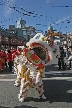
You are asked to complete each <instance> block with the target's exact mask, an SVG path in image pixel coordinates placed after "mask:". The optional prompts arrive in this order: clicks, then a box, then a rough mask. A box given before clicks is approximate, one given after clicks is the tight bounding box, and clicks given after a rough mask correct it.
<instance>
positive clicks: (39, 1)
mask: <svg viewBox="0 0 72 108" xmlns="http://www.w3.org/2000/svg"><path fill="white" fill-rule="evenodd" d="M71 4H72V0H0V26H1V27H3V28H8V26H9V25H11V24H12V25H15V26H16V21H17V20H19V19H20V18H22V19H24V20H25V21H26V26H34V27H35V28H36V29H37V30H43V31H46V30H48V27H49V25H50V24H51V25H52V26H53V29H54V30H57V31H61V32H62V33H69V32H70V31H71V30H72V5H71ZM28 12H30V13H28ZM32 13H33V14H32ZM28 15H30V16H28Z"/></svg>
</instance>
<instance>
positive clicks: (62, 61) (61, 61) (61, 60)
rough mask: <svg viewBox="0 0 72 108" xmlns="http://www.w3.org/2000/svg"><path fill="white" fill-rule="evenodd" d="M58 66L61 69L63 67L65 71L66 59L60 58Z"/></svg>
mask: <svg viewBox="0 0 72 108" xmlns="http://www.w3.org/2000/svg"><path fill="white" fill-rule="evenodd" d="M58 66H59V69H61V66H62V68H63V69H65V65H64V58H58Z"/></svg>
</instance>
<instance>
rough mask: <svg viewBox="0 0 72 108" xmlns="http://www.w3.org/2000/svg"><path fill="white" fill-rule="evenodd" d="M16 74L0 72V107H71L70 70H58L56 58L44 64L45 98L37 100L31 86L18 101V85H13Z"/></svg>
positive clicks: (71, 74)
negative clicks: (46, 64)
mask: <svg viewBox="0 0 72 108" xmlns="http://www.w3.org/2000/svg"><path fill="white" fill-rule="evenodd" d="M66 63H67V60H66ZM15 79H16V75H15V74H13V73H11V72H8V70H7V69H6V70H3V71H1V72H0V108H72V70H68V67H66V70H64V71H63V70H60V71H58V66H57V59H56V58H54V60H53V61H52V64H50V65H48V66H46V72H45V77H44V78H43V83H44V91H45V95H46V97H47V99H46V100H43V99H42V100H38V99H37V92H36V91H35V89H34V88H32V89H31V90H30V91H29V93H28V96H27V98H26V99H25V101H24V102H22V103H21V102H19V101H18V94H19V89H20V87H16V86H14V81H15Z"/></svg>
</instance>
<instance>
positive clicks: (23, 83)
mask: <svg viewBox="0 0 72 108" xmlns="http://www.w3.org/2000/svg"><path fill="white" fill-rule="evenodd" d="M38 35H39V34H38ZM38 35H36V36H35V37H34V39H33V38H32V39H31V40H30V41H29V42H28V43H27V46H28V48H24V49H23V51H22V52H21V53H20V54H19V55H17V56H16V57H15V59H14V71H15V73H16V74H17V79H16V81H15V85H16V86H19V85H20V93H19V94H18V99H19V101H21V102H23V101H24V99H25V98H26V97H27V94H28V91H29V89H30V88H35V89H36V91H37V92H38V99H41V98H42V99H46V97H45V95H44V90H43V81H42V77H43V75H44V72H45V62H46V61H48V62H49V61H50V60H51V59H52V50H51V48H50V46H49V45H48V44H47V43H45V42H44V41H41V40H39V39H36V37H38Z"/></svg>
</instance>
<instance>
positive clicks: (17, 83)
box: [14, 74, 21, 86]
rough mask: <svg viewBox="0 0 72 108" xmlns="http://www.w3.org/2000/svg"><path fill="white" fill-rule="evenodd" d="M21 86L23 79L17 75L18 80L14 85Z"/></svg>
mask: <svg viewBox="0 0 72 108" xmlns="http://www.w3.org/2000/svg"><path fill="white" fill-rule="evenodd" d="M20 84H21V78H20V76H19V75H18V74H17V79H16V81H15V84H14V85H16V86H20Z"/></svg>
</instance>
